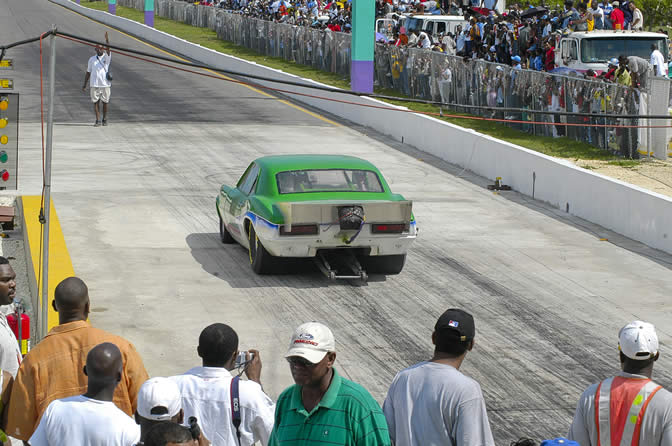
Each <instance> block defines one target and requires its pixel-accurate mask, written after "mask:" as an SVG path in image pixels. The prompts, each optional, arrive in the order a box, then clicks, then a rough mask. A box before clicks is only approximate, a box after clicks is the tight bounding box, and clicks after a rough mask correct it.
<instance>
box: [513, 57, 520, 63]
mask: <svg viewBox="0 0 672 446" xmlns="http://www.w3.org/2000/svg"><path fill="white" fill-rule="evenodd" d="M511 60H513V61H515V62H520V56H513V57H512V58H511Z"/></svg>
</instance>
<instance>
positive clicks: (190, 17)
mask: <svg viewBox="0 0 672 446" xmlns="http://www.w3.org/2000/svg"><path fill="white" fill-rule="evenodd" d="M118 3H119V4H120V5H123V6H129V7H133V8H136V9H139V10H142V9H143V8H144V0H118ZM155 11H156V14H157V15H158V16H160V17H165V18H169V19H172V20H176V21H179V22H183V23H186V24H190V25H192V26H198V27H204V28H210V29H212V30H213V31H215V32H216V33H217V36H218V37H219V38H220V39H222V40H226V41H230V42H233V43H235V44H236V45H240V46H243V47H246V48H250V49H252V50H255V51H257V52H259V53H261V54H264V55H267V56H271V57H280V58H283V59H285V60H287V61H291V62H296V63H298V64H302V65H308V66H311V67H313V68H316V69H319V70H323V71H328V72H332V73H337V74H339V75H341V76H343V77H349V75H350V39H351V36H350V34H345V33H337V32H332V31H330V30H321V29H314V28H310V27H305V26H295V25H288V24H282V23H274V22H269V21H265V20H261V19H256V18H252V17H247V16H244V15H241V14H237V13H231V12H229V11H224V10H222V9H217V8H213V7H208V6H198V5H193V4H190V3H187V2H184V1H177V0H156V1H155ZM375 84H376V85H377V86H379V87H383V88H387V89H391V90H394V91H396V92H399V93H402V94H404V95H407V96H409V97H412V98H417V99H423V100H429V101H435V102H442V103H446V104H451V105H449V106H446V107H447V108H451V109H455V110H458V111H461V112H467V113H471V114H475V115H479V116H484V117H489V118H496V119H503V120H505V121H509V122H508V123H507V125H509V126H511V127H513V128H516V129H518V130H520V131H522V132H527V133H529V134H531V135H541V136H552V137H559V136H566V137H568V138H572V139H575V140H577V141H583V142H586V143H588V144H591V145H594V146H597V147H600V148H603V149H606V150H609V151H611V152H613V153H618V154H620V155H622V156H625V157H630V158H637V157H638V156H639V153H640V151H641V149H640V148H639V142H640V139H641V138H640V135H644V134H645V133H646V132H642V131H639V132H638V131H637V129H636V128H613V127H600V126H605V125H606V126H637V125H639V121H640V120H639V119H637V118H598V117H591V116H579V115H551V114H544V113H541V112H568V113H586V114H599V113H602V114H614V115H637V114H651V111H650V106H649V105H647V101H644V102H643V101H642V100H641V99H642V98H641V96H640V93H639V91H637V90H635V89H632V88H629V87H624V86H621V85H618V84H613V83H606V82H602V81H595V80H592V81H591V80H586V79H584V78H583V77H581V76H579V75H574V76H571V75H556V74H550V73H546V72H539V71H533V70H515V69H513V68H511V67H510V66H507V65H500V64H496V63H491V62H486V61H483V60H471V59H463V58H460V57H457V56H447V55H445V54H443V53H441V52H435V51H429V50H423V49H419V48H407V47H395V46H391V45H384V44H376V48H375ZM668 84H669V82H668ZM666 94H667V92H666ZM480 107H487V108H480ZM507 108H513V109H522V111H508V110H506V109H507ZM562 124H572V125H571V126H565V125H562ZM645 139H646V138H645ZM638 149H640V150H639V151H638ZM644 153H646V152H644Z"/></svg>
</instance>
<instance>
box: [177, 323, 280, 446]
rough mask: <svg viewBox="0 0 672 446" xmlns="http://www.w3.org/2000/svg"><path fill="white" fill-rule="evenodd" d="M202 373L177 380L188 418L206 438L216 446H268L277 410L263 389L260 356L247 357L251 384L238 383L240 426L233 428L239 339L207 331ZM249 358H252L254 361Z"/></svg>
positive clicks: (216, 328)
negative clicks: (234, 380) (194, 422)
mask: <svg viewBox="0 0 672 446" xmlns="http://www.w3.org/2000/svg"><path fill="white" fill-rule="evenodd" d="M197 351H198V356H200V357H201V359H202V360H203V365H202V366H201V367H194V368H192V369H191V370H189V371H187V372H186V373H185V374H184V375H178V376H173V377H172V378H171V379H173V380H174V381H175V383H176V384H177V386H178V387H179V389H180V393H181V394H182V409H184V417H185V418H186V419H189V417H191V416H194V417H196V418H197V419H198V424H199V426H200V427H201V429H202V431H203V434H204V435H205V437H206V438H207V439H208V440H210V442H211V443H212V444H213V445H214V446H238V444H239V441H240V445H241V446H246V445H252V444H254V443H255V442H257V441H260V442H261V443H262V444H263V445H266V444H267V443H268V438H269V436H270V435H271V431H272V430H273V422H274V420H275V415H274V412H275V404H274V403H273V401H271V399H270V398H269V397H268V396H267V395H266V394H265V393H264V391H263V389H262V388H261V359H260V358H259V352H258V351H257V350H250V351H249V352H248V353H247V357H246V362H245V363H244V364H243V366H244V367H245V374H246V375H247V377H248V378H249V380H248V381H242V380H241V381H238V386H239V388H238V391H239V392H238V393H239V407H240V426H239V427H238V428H236V427H234V425H233V417H232V413H231V408H232V407H233V406H232V404H231V402H232V399H233V397H234V395H233V394H232V392H231V391H232V390H233V389H235V385H234V383H232V380H233V376H232V375H231V372H229V370H233V369H234V364H235V362H236V357H237V356H238V335H237V334H236V332H235V331H234V330H233V329H232V328H231V327H229V326H228V325H225V324H212V325H210V326H208V327H206V328H205V329H204V330H203V331H202V332H201V335H200V336H199V338H198V350H197ZM250 356H252V357H251V358H250Z"/></svg>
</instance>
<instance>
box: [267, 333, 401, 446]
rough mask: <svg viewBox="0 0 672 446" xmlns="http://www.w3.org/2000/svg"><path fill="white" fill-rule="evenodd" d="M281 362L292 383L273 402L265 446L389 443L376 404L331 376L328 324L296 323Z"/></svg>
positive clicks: (359, 389) (362, 391)
mask: <svg viewBox="0 0 672 446" xmlns="http://www.w3.org/2000/svg"><path fill="white" fill-rule="evenodd" d="M285 358H287V362H289V369H290V371H291V373H292V377H293V378H294V382H295V383H296V384H295V385H293V386H290V387H289V388H287V389H285V391H284V392H282V394H281V395H280V397H279V398H278V402H277V403H276V410H275V426H273V432H272V433H271V439H270V441H269V444H270V445H274V446H279V445H296V444H305V445H308V444H309V445H311V446H319V445H358V446H374V445H375V446H388V445H390V435H389V432H388V430H387V422H386V421H385V416H384V415H383V411H382V410H381V409H380V406H379V405H378V403H377V402H376V400H374V399H373V397H372V396H371V395H370V394H369V392H367V391H366V389H364V388H363V387H362V386H360V385H359V384H356V383H354V382H352V381H350V380H347V379H345V378H343V377H342V376H341V375H339V374H338V372H336V369H335V368H334V361H336V342H335V341H334V335H333V334H332V332H331V330H329V328H328V327H327V326H325V325H323V324H320V323H319V322H308V323H305V324H302V325H300V326H299V327H298V328H297V329H296V330H294V334H293V335H292V339H291V340H290V343H289V350H288V351H287V353H286V354H285Z"/></svg>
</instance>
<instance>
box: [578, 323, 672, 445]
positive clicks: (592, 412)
mask: <svg viewBox="0 0 672 446" xmlns="http://www.w3.org/2000/svg"><path fill="white" fill-rule="evenodd" d="M618 349H619V351H620V358H621V368H622V372H620V373H619V374H618V375H616V376H614V377H611V378H607V379H605V380H604V381H602V382H601V383H597V384H593V385H591V386H590V387H588V389H586V391H585V392H583V394H582V395H581V398H580V399H579V404H578V406H577V407H576V413H575V414H574V421H573V422H572V425H571V427H570V429H569V435H568V438H569V439H570V440H574V441H576V442H578V443H579V444H580V445H581V446H611V445H612V444H616V445H632V446H668V445H672V393H670V392H668V391H667V390H665V389H663V388H662V386H659V385H657V384H655V383H654V382H653V381H651V375H652V373H653V363H654V362H656V361H657V360H658V357H659V356H660V353H659V352H658V336H657V335H656V330H655V328H654V327H653V325H652V324H649V323H647V322H641V321H634V322H631V323H629V324H628V325H626V326H625V327H623V328H622V329H621V331H620V332H619V333H618Z"/></svg>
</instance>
